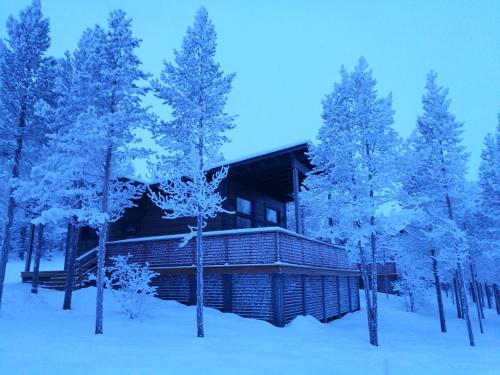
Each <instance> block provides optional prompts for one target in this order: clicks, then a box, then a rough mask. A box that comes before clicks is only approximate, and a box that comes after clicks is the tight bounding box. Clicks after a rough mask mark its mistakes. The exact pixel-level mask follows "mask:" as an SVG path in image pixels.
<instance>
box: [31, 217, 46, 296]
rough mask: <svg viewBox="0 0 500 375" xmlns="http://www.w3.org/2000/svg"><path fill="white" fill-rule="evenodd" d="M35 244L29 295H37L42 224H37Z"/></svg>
mask: <svg viewBox="0 0 500 375" xmlns="http://www.w3.org/2000/svg"><path fill="white" fill-rule="evenodd" d="M37 229H38V230H37V242H36V248H35V264H34V265H33V278H32V281H31V293H34V294H37V293H38V279H39V276H40V260H41V259H42V246H43V224H38V228H37Z"/></svg>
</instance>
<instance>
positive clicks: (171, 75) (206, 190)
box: [149, 7, 234, 337]
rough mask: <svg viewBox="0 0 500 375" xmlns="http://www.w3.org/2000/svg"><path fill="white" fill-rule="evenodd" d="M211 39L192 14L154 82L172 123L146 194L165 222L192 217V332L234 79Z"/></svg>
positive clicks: (160, 134)
mask: <svg viewBox="0 0 500 375" xmlns="http://www.w3.org/2000/svg"><path fill="white" fill-rule="evenodd" d="M215 52H216V33H215V29H214V26H213V24H212V22H211V21H210V20H209V18H208V13H207V10H206V9H205V8H203V7H202V8H200V10H198V12H197V13H196V16H195V20H194V25H193V26H192V27H189V28H188V30H187V34H186V36H185V37H184V40H183V43H182V47H181V50H180V51H175V52H174V54H175V63H173V64H172V63H165V68H164V70H163V72H162V74H161V81H154V82H153V88H154V90H155V93H156V96H157V97H158V98H160V99H162V100H164V101H165V103H166V104H168V105H170V106H171V107H172V110H173V111H172V117H173V120H172V121H170V122H164V123H162V124H161V127H160V128H158V129H156V134H157V140H158V143H159V144H161V145H162V146H164V147H165V148H167V149H168V156H167V157H166V158H165V159H164V165H163V166H162V169H163V170H164V171H168V174H164V175H163V176H161V179H162V182H161V183H160V187H159V191H157V192H153V191H150V194H149V195H150V197H151V199H152V200H153V202H154V203H155V204H156V205H157V206H158V207H160V208H161V209H162V210H163V214H164V216H163V217H164V218H166V219H175V218H178V217H192V218H195V219H196V227H191V226H190V227H189V230H190V234H189V236H188V237H186V240H188V239H189V238H191V236H193V235H194V233H196V267H197V332H198V337H203V336H204V327H203V239H202V236H203V228H204V227H205V225H206V220H207V219H208V218H213V217H215V216H216V215H217V214H218V213H219V212H222V211H223V208H222V202H223V200H224V198H223V197H222V196H221V195H220V194H219V193H218V187H219V184H220V182H221V181H222V180H223V179H224V178H225V177H226V175H227V171H228V169H227V168H226V167H224V168H221V169H219V170H217V171H216V172H215V173H212V174H210V175H208V174H207V170H208V169H209V167H210V166H211V165H212V164H213V163H215V162H217V161H219V160H220V148H221V146H222V144H223V143H224V142H226V141H227V138H226V135H225V133H226V131H228V130H229V129H231V128H232V127H233V117H232V116H229V115H227V114H226V113H225V112H224V107H225V104H226V101H227V96H228V94H229V92H230V91H231V82H232V80H233V77H234V74H229V75H224V73H223V71H222V69H221V67H220V65H219V64H218V63H217V62H216V61H215Z"/></svg>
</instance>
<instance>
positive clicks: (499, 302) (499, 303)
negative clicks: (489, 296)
mask: <svg viewBox="0 0 500 375" xmlns="http://www.w3.org/2000/svg"><path fill="white" fill-rule="evenodd" d="M493 295H494V296H495V305H496V308H497V314H498V315H500V292H499V291H498V285H497V284H493Z"/></svg>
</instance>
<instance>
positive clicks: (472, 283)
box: [469, 255, 484, 333]
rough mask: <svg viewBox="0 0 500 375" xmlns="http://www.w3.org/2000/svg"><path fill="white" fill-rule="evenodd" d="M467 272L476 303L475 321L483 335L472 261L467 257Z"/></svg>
mask: <svg viewBox="0 0 500 375" xmlns="http://www.w3.org/2000/svg"><path fill="white" fill-rule="evenodd" d="M469 270H470V276H471V279H472V282H471V285H472V294H473V295H474V296H475V297H476V298H475V300H476V301H475V302H476V311H477V321H478V324H479V331H480V332H481V333H484V330H483V321H482V319H483V317H482V316H481V301H480V299H479V291H478V290H477V282H476V273H475V272H474V266H473V264H472V259H471V257H470V255H469Z"/></svg>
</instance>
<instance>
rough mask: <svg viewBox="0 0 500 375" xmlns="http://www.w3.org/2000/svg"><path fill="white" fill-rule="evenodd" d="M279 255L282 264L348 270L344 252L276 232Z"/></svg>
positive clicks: (316, 242) (302, 238)
mask: <svg viewBox="0 0 500 375" xmlns="http://www.w3.org/2000/svg"><path fill="white" fill-rule="evenodd" d="M278 236H279V255H280V259H279V260H280V261H281V262H283V263H291V264H300V265H305V266H313V267H330V268H350V263H349V260H348V258H347V254H346V252H345V251H344V250H342V249H340V248H338V247H336V246H333V245H331V244H328V243H322V242H320V241H313V240H310V239H307V238H304V237H302V236H295V235H293V234H289V233H282V232H278Z"/></svg>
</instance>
